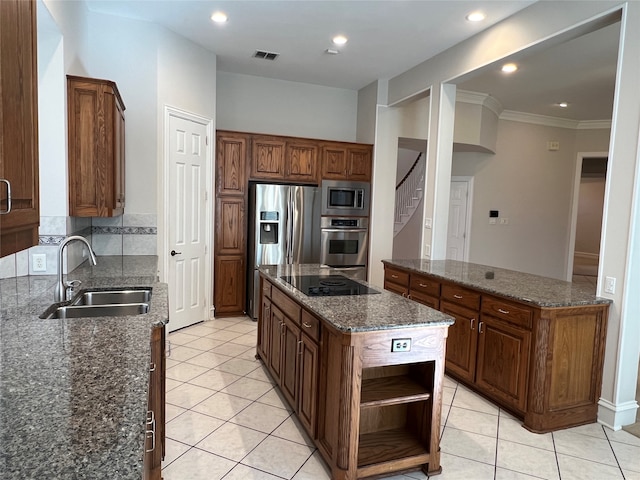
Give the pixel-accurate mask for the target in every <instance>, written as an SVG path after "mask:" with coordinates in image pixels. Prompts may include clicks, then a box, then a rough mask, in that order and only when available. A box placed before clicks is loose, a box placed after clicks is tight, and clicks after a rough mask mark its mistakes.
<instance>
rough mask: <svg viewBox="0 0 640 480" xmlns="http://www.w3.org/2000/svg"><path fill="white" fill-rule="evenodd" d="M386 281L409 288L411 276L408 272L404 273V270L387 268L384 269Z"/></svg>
mask: <svg viewBox="0 0 640 480" xmlns="http://www.w3.org/2000/svg"><path fill="white" fill-rule="evenodd" d="M384 281H385V282H392V283H396V284H398V285H402V286H404V287H408V286H409V274H408V273H407V272H403V271H402V270H396V269H395V268H390V267H387V268H385V269H384Z"/></svg>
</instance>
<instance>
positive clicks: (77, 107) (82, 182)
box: [67, 75, 125, 217]
mask: <svg viewBox="0 0 640 480" xmlns="http://www.w3.org/2000/svg"><path fill="white" fill-rule="evenodd" d="M67 102H68V107H67V111H68V116H69V121H68V128H69V210H70V214H71V216H74V217H115V216H118V215H122V214H123V213H124V201H125V198H124V130H125V129H124V110H125V107H124V103H123V102H122V98H121V97H120V93H119V92H118V87H117V86H116V84H115V83H114V82H112V81H109V80H98V79H94V78H84V77H74V76H70V75H68V76H67Z"/></svg>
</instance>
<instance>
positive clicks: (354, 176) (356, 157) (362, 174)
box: [347, 148, 371, 182]
mask: <svg viewBox="0 0 640 480" xmlns="http://www.w3.org/2000/svg"><path fill="white" fill-rule="evenodd" d="M347 155H348V161H347V164H348V166H349V169H348V172H347V177H348V178H349V180H357V181H359V182H369V181H371V149H370V148H349V149H348V150H347Z"/></svg>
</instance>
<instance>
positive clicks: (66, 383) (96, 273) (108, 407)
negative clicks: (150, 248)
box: [0, 256, 168, 480]
mask: <svg viewBox="0 0 640 480" xmlns="http://www.w3.org/2000/svg"><path fill="white" fill-rule="evenodd" d="M69 277H71V278H73V279H79V280H81V281H82V285H81V287H80V289H85V288H107V287H122V286H151V287H152V289H153V290H152V296H151V300H150V304H149V313H147V314H144V315H136V316H125V317H97V318H76V319H42V318H40V315H41V314H42V313H43V312H44V311H45V310H46V309H47V308H48V307H49V305H51V304H52V303H53V298H54V294H53V292H54V285H55V281H56V277H55V276H27V277H18V278H9V279H4V280H0V335H1V343H0V350H1V351H0V354H1V356H0V451H1V461H0V478H3V479H5V478H6V479H12V480H18V479H35V478H38V479H40V478H42V479H44V478H47V479H56V480H63V479H92V480H95V479H116V478H117V479H119V480H124V479H126V480H129V479H130V480H134V479H135V480H140V479H142V478H143V468H144V465H143V459H144V457H145V430H146V426H145V421H146V418H147V409H148V395H149V383H150V372H149V370H150V359H151V354H152V351H151V338H152V332H155V331H158V330H162V331H164V328H160V327H164V325H165V324H166V323H167V321H168V306H167V286H166V284H162V283H158V281H157V257H155V256H129V257H120V256H115V257H98V264H97V266H95V267H92V266H90V265H88V262H85V264H83V265H82V266H81V267H79V268H78V269H76V270H75V271H73V272H72V273H71V274H70V275H69ZM162 350H163V349H162ZM157 371H160V368H158V370H157ZM158 473H159V472H158Z"/></svg>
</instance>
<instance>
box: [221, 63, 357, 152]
mask: <svg viewBox="0 0 640 480" xmlns="http://www.w3.org/2000/svg"><path fill="white" fill-rule="evenodd" d="M357 104H358V92H356V91H355V90H345V89H340V88H331V87H322V86H319V85H310V84H305V83H298V82H289V81H284V80H274V79H271V78H264V77H255V76H252V75H241V74H233V73H228V72H218V78H217V113H216V119H217V128H218V129H220V130H235V131H240V132H253V133H268V134H269V133H270V134H274V135H290V136H293V137H303V138H318V139H325V140H339V141H345V142H355V141H356V119H357Z"/></svg>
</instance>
